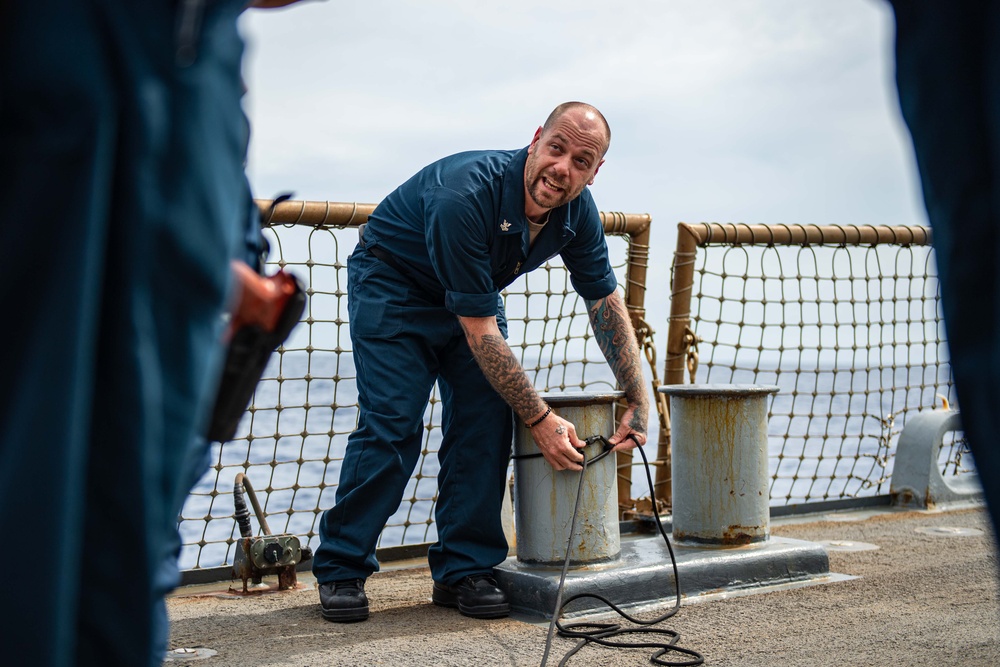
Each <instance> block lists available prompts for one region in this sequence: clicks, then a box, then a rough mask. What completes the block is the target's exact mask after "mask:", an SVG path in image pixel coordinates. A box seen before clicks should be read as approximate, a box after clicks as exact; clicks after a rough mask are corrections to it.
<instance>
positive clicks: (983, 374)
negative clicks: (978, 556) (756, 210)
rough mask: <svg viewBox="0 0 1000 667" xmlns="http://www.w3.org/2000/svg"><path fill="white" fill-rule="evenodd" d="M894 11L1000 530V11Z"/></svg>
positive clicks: (982, 7) (902, 88)
mask: <svg viewBox="0 0 1000 667" xmlns="http://www.w3.org/2000/svg"><path fill="white" fill-rule="evenodd" d="M893 6H894V9H895V12H896V83H897V86H898V88H899V99H900V105H901V107H902V112H903V118H904V119H905V120H906V124H907V125H908V126H909V128H910V133H911V135H912V136H913V146H914V148H915V151H916V158H917V166H918V167H919V169H920V180H921V184H922V187H923V195H924V203H925V204H926V206H927V213H928V216H929V218H930V223H931V227H932V229H933V233H934V248H935V252H936V256H937V264H938V271H939V273H940V277H941V291H942V302H943V306H944V319H945V327H946V329H947V332H948V345H949V350H950V353H951V364H952V370H953V372H954V378H955V388H956V391H957V394H958V399H959V400H958V402H959V409H960V410H961V413H962V426H963V429H964V431H965V435H966V437H967V438H968V441H969V445H970V447H971V449H972V453H973V457H974V458H975V463H976V468H977V469H978V471H979V476H980V479H981V480H982V482H983V487H984V490H985V494H986V500H987V502H988V504H989V507H990V513H991V515H992V518H993V524H994V526H995V527H1000V4H998V3H996V2H993V1H992V0H950V1H949V2H938V1H936V0H927V1H912V0H910V1H907V0H897V1H896V2H894V3H893Z"/></svg>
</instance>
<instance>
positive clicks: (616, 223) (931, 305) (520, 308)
mask: <svg viewBox="0 0 1000 667" xmlns="http://www.w3.org/2000/svg"><path fill="white" fill-rule="evenodd" d="M258 204H259V205H260V206H261V207H262V209H263V210H267V211H269V216H270V217H269V221H268V224H267V227H266V229H265V235H266V236H267V237H268V239H269V241H270V244H271V255H270V258H269V262H268V263H269V265H271V267H270V268H271V270H273V268H274V267H279V266H280V267H284V268H286V269H288V270H289V271H291V272H293V273H295V274H297V275H298V276H299V277H300V278H301V279H302V280H303V281H304V282H305V283H306V286H307V293H308V296H309V302H308V306H307V309H306V312H305V314H304V316H303V319H302V322H301V323H300V324H299V326H298V327H297V328H296V329H295V330H294V331H293V332H292V335H291V336H290V337H289V339H288V340H287V341H286V342H285V344H284V345H282V346H281V347H280V348H279V349H278V351H277V353H276V354H275V355H273V357H272V359H271V362H270V363H269V365H268V367H267V369H266V370H265V372H264V377H263V379H262V380H261V383H260V384H259V385H258V388H257V391H256V393H255V395H254V398H253V400H252V401H251V405H250V407H249V409H248V410H247V412H246V414H245V416H244V419H243V421H242V422H241V425H240V429H239V431H238V432H237V437H236V438H235V439H234V440H232V441H231V442H228V443H226V444H224V445H218V444H216V445H214V447H213V450H212V457H213V458H212V466H211V469H210V470H209V471H208V473H207V474H206V475H205V476H204V477H203V478H202V479H201V480H200V482H199V483H198V484H197V486H196V487H195V489H194V490H193V491H192V493H191V495H190V496H189V498H188V502H187V503H186V505H185V507H184V510H183V512H182V514H181V517H180V523H179V526H180V530H181V535H182V540H183V550H182V556H181V566H182V568H184V569H187V570H194V569H203V568H218V567H222V566H225V565H229V564H231V563H232V560H233V553H232V548H233V544H234V542H235V541H236V540H237V539H238V537H239V534H238V532H237V528H236V523H235V521H234V519H233V512H234V508H233V493H232V487H233V481H234V479H235V478H236V475H237V474H239V473H244V474H246V475H247V477H248V478H249V479H250V480H251V482H252V484H253V488H254V489H256V490H257V494H258V496H259V497H260V501H261V505H262V506H263V511H264V512H265V514H266V515H267V517H268V523H269V525H270V528H271V530H272V531H273V532H275V533H293V534H296V535H298V536H300V538H302V539H303V540H305V541H308V542H309V543H310V544H311V545H312V546H313V547H315V546H316V544H317V540H318V538H317V527H318V520H319V516H320V514H321V513H322V512H323V511H324V510H326V509H328V508H329V507H331V506H332V505H333V504H334V495H335V493H336V487H337V483H338V479H339V471H340V463H341V461H342V459H343V455H344V449H345V446H346V443H347V436H348V435H349V434H350V433H351V431H352V430H353V429H354V426H355V424H356V420H357V409H358V408H357V400H356V389H355V383H354V380H355V370H354V365H353V359H352V355H351V342H350V336H349V326H350V322H349V321H348V319H347V307H346V306H347V277H346V260H347V256H348V255H349V254H350V253H351V252H352V251H353V250H354V248H355V246H356V243H357V232H356V227H357V226H358V225H359V224H361V223H363V222H365V221H366V220H367V217H368V215H369V214H370V213H371V212H372V210H374V205H372V204H357V203H337V202H303V201H285V202H280V203H278V204H276V205H274V206H273V207H272V206H271V204H272V202H270V201H260V202H258ZM601 216H602V220H603V222H604V227H605V232H606V234H607V236H608V244H609V248H610V251H611V256H612V262H613V265H614V269H615V272H616V274H617V275H618V279H619V284H620V285H621V288H622V289H624V293H625V299H626V302H627V304H628V308H629V312H630V314H631V317H632V321H633V324H634V325H635V328H636V333H637V336H638V339H639V343H640V346H641V348H642V350H643V353H644V355H645V357H646V359H647V361H648V364H649V367H648V369H647V374H648V375H647V376H648V377H649V379H650V387H649V391H650V397H651V399H652V400H653V401H655V405H656V408H657V417H658V422H659V434H658V435H659V442H658V447H657V449H658V451H657V456H656V458H655V461H654V465H655V467H656V482H655V486H656V495H657V497H658V498H662V499H664V500H665V501H666V504H667V505H669V498H670V477H669V473H670V468H669V456H670V431H669V426H670V425H669V415H668V410H667V408H668V405H667V402H666V399H665V396H664V395H663V394H662V393H658V392H656V391H655V388H656V387H657V386H659V385H660V384H668V383H669V384H676V383H683V382H693V381H697V382H711V383H733V382H736V383H742V382H750V383H761V384H777V385H779V386H780V387H781V388H782V390H781V392H780V393H779V394H778V396H777V397H776V398H775V400H774V401H773V404H772V408H771V414H770V422H769V438H770V447H771V467H772V488H771V503H772V506H773V505H785V504H795V503H809V502H816V501H822V500H829V499H838V498H850V497H859V496H864V495H866V494H884V493H887V492H888V485H887V481H886V480H887V479H888V475H889V474H890V473H891V468H892V458H893V453H894V446H895V440H896V438H897V437H898V434H899V432H900V429H901V428H902V425H903V423H904V421H905V417H906V415H907V414H908V413H909V412H912V411H914V410H921V409H925V408H928V407H931V406H932V405H935V404H940V402H941V399H940V398H938V396H943V397H945V398H947V399H951V398H952V390H951V380H950V369H949V366H948V362H947V349H946V344H945V340H944V334H943V327H942V325H941V318H940V307H939V303H938V300H939V298H938V297H939V295H938V287H937V279H936V274H935V270H934V265H933V256H932V252H931V249H930V246H929V242H930V237H929V233H928V232H927V230H925V229H922V228H911V227H893V228H888V227H865V228H851V227H845V228H839V227H822V228H821V227H807V226H802V227H785V226H778V227H773V226H763V225H753V226H748V225H717V224H703V225H683V224H682V225H680V227H679V235H678V237H679V238H678V246H677V252H676V254H675V258H674V269H673V278H672V289H671V290H667V289H666V286H664V287H663V289H659V290H657V289H655V288H656V287H657V286H648V285H647V284H646V277H647V264H648V262H649V260H650V256H649V237H650V231H651V220H650V217H649V216H648V215H645V214H622V213H602V214H601ZM650 288H654V289H652V290H651V289H650ZM668 293H669V294H671V303H670V313H671V315H670V321H669V330H668V329H667V326H666V324H667V323H664V326H663V327H662V328H661V330H662V331H663V332H666V333H667V337H666V342H665V348H666V350H667V355H666V360H665V363H664V369H663V375H662V376H661V375H660V374H659V373H658V370H657V363H658V361H657V353H656V346H655V345H654V340H653V339H654V330H653V328H652V327H651V326H650V324H649V323H648V322H647V321H646V298H647V295H648V294H655V295H656V296H655V297H654V298H663V297H665V295H667V294H668ZM660 295H663V297H661V296H660ZM504 299H505V303H506V308H507V318H508V328H509V340H508V342H509V343H510V345H511V348H512V349H513V350H514V351H515V354H517V355H518V357H519V359H520V361H521V363H522V365H523V366H524V368H525V370H526V371H527V373H528V374H529V376H530V377H531V379H532V381H533V382H534V383H535V386H536V387H537V388H538V389H540V390H542V391H552V392H569V391H604V390H607V389H610V388H614V378H613V376H612V374H611V372H610V370H609V369H608V366H607V363H606V362H605V360H604V357H603V355H602V354H601V352H600V349H599V347H598V345H597V343H596V341H595V340H594V338H593V334H592V332H591V331H590V326H589V318H588V317H587V314H586V309H585V306H584V304H583V301H582V299H580V298H579V297H578V296H577V295H576V293H575V292H574V291H573V290H572V287H571V285H570V283H569V277H568V273H567V272H566V270H565V268H564V267H563V266H562V265H561V263H560V261H559V260H558V258H555V259H554V260H552V261H551V262H550V263H548V264H546V265H545V266H544V267H542V268H540V269H538V270H536V271H534V272H532V273H531V274H528V275H527V276H523V277H522V278H520V279H519V280H518V281H517V282H515V283H514V284H513V285H511V286H510V287H509V288H508V289H507V290H505V292H504ZM661 345H662V343H661ZM405 381H406V373H405V369H400V382H405ZM440 438H441V429H440V403H439V401H438V398H437V392H436V391H434V392H433V393H432V395H431V396H430V397H429V402H428V406H427V410H426V413H425V436H424V448H423V452H422V455H421V457H420V460H419V462H418V464H417V467H416V469H415V471H414V474H413V476H412V478H411V480H410V483H409V485H408V487H407V490H406V493H405V494H404V498H403V502H402V503H401V504H400V507H399V510H398V511H397V512H396V513H395V514H394V515H393V517H391V518H390V520H389V523H388V524H387V526H386V528H385V530H384V531H383V533H382V537H381V539H380V542H379V547H380V548H382V549H385V548H389V547H404V546H410V545H413V546H419V545H425V544H426V543H428V542H433V541H434V540H435V539H436V530H435V526H434V504H435V502H436V497H437V480H436V475H437V461H436V453H437V450H438V447H439V444H440ZM649 449H650V450H652V438H651V444H650V446H649ZM963 451H964V450H963V447H962V445H961V441H960V440H959V441H955V442H949V444H948V445H947V446H946V447H945V448H944V451H943V454H942V467H943V472H947V474H956V473H958V474H961V473H962V472H963V471H964V470H965V469H966V468H967V467H968V461H967V460H966V462H965V463H963V462H962V459H961V456H962V453H963ZM651 458H652V457H651ZM636 461H639V459H638V457H637V458H636ZM618 464H619V479H618V481H619V507H620V509H621V511H622V513H623V515H625V516H630V515H634V514H636V513H641V512H642V505H643V503H642V502H641V500H640V501H639V503H638V506H637V502H636V499H635V496H640V495H647V490H646V489H645V487H644V478H645V476H644V474H638V473H637V474H636V475H633V466H634V465H636V463H634V462H633V459H632V457H630V456H620V457H619V461H618ZM638 464H641V461H639V463H638ZM633 477H635V479H636V480H637V485H636V486H633V485H632V481H631V480H632V478H633ZM639 480H643V485H641V486H640V485H638V484H639Z"/></svg>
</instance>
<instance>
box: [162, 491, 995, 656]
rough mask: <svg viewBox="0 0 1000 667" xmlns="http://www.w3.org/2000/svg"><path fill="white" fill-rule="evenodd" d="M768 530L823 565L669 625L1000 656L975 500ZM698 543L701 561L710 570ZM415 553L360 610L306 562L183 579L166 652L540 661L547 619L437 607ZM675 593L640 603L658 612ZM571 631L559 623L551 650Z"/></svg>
mask: <svg viewBox="0 0 1000 667" xmlns="http://www.w3.org/2000/svg"><path fill="white" fill-rule="evenodd" d="M771 533H772V535H773V536H775V537H777V538H781V540H793V541H799V540H801V541H804V542H808V543H811V544H813V545H820V546H822V547H823V549H824V550H825V551H826V553H827V555H828V557H829V572H830V573H831V576H830V577H829V578H824V577H817V578H814V580H813V581H810V582H809V583H810V585H808V586H803V585H795V584H792V585H781V584H780V582H779V583H778V584H776V585H764V586H760V587H754V586H750V587H747V586H745V585H743V584H741V585H740V586H739V587H738V588H737V587H733V588H732V589H727V587H726V586H722V587H719V588H718V589H716V590H712V591H706V592H704V593H699V594H697V595H692V596H688V597H686V598H685V599H684V606H683V607H682V608H681V610H680V611H679V612H678V614H677V615H676V616H674V617H673V618H670V619H668V620H667V621H666V622H665V623H664V624H663V627H664V628H666V629H670V630H674V631H677V632H679V633H680V635H681V637H680V641H679V642H678V643H679V644H680V645H681V646H685V647H688V648H690V649H693V650H695V651H698V652H700V653H702V654H703V655H704V656H705V658H706V664H708V665H718V666H721V665H730V666H733V667H735V666H737V665H738V666H740V667H755V666H760V667H764V666H767V667H771V666H772V665H775V664H781V665H782V666H783V667H789V666H796V665H802V666H803V667H807V666H808V667H813V666H818V667H823V666H825V665H830V666H834V665H836V666H837V667H842V666H843V665H862V664H873V665H878V664H882V665H908V666H920V665H927V666H929V667H930V666H933V667H939V666H941V665H959V664H961V665H963V666H978V665H983V666H992V665H1000V578H998V563H997V552H996V547H995V544H996V543H995V541H994V539H993V534H992V531H991V529H990V527H989V524H988V521H987V517H986V513H985V511H983V510H982V509H981V508H971V509H959V510H951V511H900V510H891V509H879V510H871V509H869V510H861V511H845V512H837V513H829V514H820V515H810V516H806V517H802V516H799V517H796V518H794V519H793V520H775V521H773V522H772V525H771ZM791 544H798V543H797V542H791ZM779 551H780V550H779ZM720 557H723V558H727V559H728V561H729V562H727V563H724V562H723V561H720V569H723V570H725V569H726V568H731V567H732V566H733V565H732V562H731V561H732V560H733V559H732V557H731V555H729V556H727V555H725V554H724V553H721V554H720ZM784 557H785V556H781V558H784ZM707 558H709V562H708V563H705V562H704V561H703V560H702V559H700V558H699V561H698V565H697V568H698V570H699V572H701V573H702V574H704V575H706V576H707V575H708V573H710V572H711V571H712V567H711V562H710V559H711V555H709V556H707ZM737 560H738V559H737ZM411 565H412V566H411V567H403V568H400V569H392V570H389V571H384V572H380V573H378V574H376V575H374V576H373V577H371V578H370V579H369V580H368V584H367V586H366V590H367V592H368V596H369V598H370V600H371V618H370V619H369V620H368V621H366V622H363V623H354V624H336V623H330V622H328V621H325V620H324V619H323V618H322V616H321V615H320V610H319V605H318V594H317V592H316V590H315V582H314V581H313V580H312V578H311V577H309V576H308V575H300V577H299V582H300V589H299V590H295V591H286V592H282V593H269V594H262V595H256V596H252V597H249V598H244V597H239V596H232V595H228V594H226V590H227V589H228V587H229V584H228V583H223V584H215V585H202V586H198V587H190V588H186V589H182V590H180V591H178V592H177V594H176V595H174V596H173V597H171V598H170V600H169V601H168V608H169V611H170V615H171V619H172V633H171V643H170V647H171V649H188V652H187V653H186V654H185V655H183V656H182V655H177V656H176V657H177V658H179V659H177V660H171V661H169V662H168V663H167V664H171V665H172V664H191V665H205V666H206V667H224V666H225V667H228V666H230V665H231V666H233V667H236V666H240V667H243V666H245V665H260V666H270V667H278V666H281V667H285V666H289V667H290V666H293V665H294V666H297V667H302V666H305V665H351V666H354V665H513V666H520V665H525V666H528V665H536V666H537V665H539V663H540V661H541V658H542V654H543V651H544V647H545V637H546V631H547V623H546V622H545V621H544V619H542V618H539V617H537V616H533V615H528V614H523V613H516V614H515V615H514V616H512V617H511V618H507V619H499V620H489V621H480V620H474V619H470V618H466V617H464V616H461V615H459V614H458V612H456V611H454V610H451V609H445V608H442V607H436V606H434V605H433V604H432V603H431V600H430V593H431V578H430V573H429V571H428V570H427V568H426V564H424V563H422V562H419V561H417V562H413V563H411ZM684 576H685V575H684V572H683V570H682V571H681V578H682V586H683V585H684V580H683V579H684ZM699 576H701V575H699ZM733 576H734V577H736V576H737V575H733ZM744 584H745V581H744ZM670 603H672V600H666V601H665V603H664V606H662V607H656V606H655V605H654V606H646V607H643V608H642V609H641V610H640V611H638V612H636V613H637V614H638V615H640V616H642V617H644V618H653V617H655V616H658V615H660V614H661V613H662V612H663V610H665V609H666V608H667V607H668V606H669V604H670ZM595 614H599V612H595ZM571 620H572V621H573V622H577V621H579V620H580V619H579V618H573V619H571ZM602 620H606V617H605V618H602ZM574 645H575V641H571V640H568V639H561V638H556V639H555V640H554V642H553V647H552V652H551V654H550V657H549V661H548V664H550V665H555V664H558V662H559V659H560V658H561V657H562V655H563V654H564V653H565V652H566V651H567V650H569V649H570V648H572V647H573V646H574ZM651 653H652V651H651V650H647V649H632V650H615V649H607V648H601V647H596V646H590V647H587V648H584V649H583V650H582V651H581V652H580V653H578V654H577V655H575V656H574V657H573V658H572V659H571V660H570V663H569V664H570V665H602V666H604V665H608V666H612V667H614V666H616V665H648V664H650V663H649V655H650V654H651ZM202 656H206V657H202Z"/></svg>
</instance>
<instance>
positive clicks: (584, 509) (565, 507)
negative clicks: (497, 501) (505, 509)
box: [514, 391, 624, 566]
mask: <svg viewBox="0 0 1000 667" xmlns="http://www.w3.org/2000/svg"><path fill="white" fill-rule="evenodd" d="M623 396H624V393H623V392H620V391H619V392H608V393H602V394H587V393H574V394H549V395H547V396H544V397H543V398H544V399H545V402H546V403H548V404H549V405H550V406H551V407H552V411H553V412H555V413H556V414H558V415H559V416H560V417H562V418H563V419H567V420H569V421H571V422H573V424H574V425H575V426H576V433H577V435H578V436H579V437H580V438H581V439H586V438H588V437H590V436H594V435H602V436H604V437H606V438H607V437H610V436H611V435H613V434H614V432H615V402H616V401H617V400H618V399H620V398H622V397H623ZM537 452H538V446H537V445H536V444H535V440H534V438H532V436H531V431H530V430H529V429H528V428H527V427H526V426H525V425H524V424H521V425H520V427H519V428H518V429H517V430H516V432H515V434H514V453H515V455H517V456H521V455H524V454H535V453H537ZM583 453H584V455H585V456H586V457H587V458H588V459H592V458H594V457H595V456H597V455H598V454H600V453H601V445H600V444H598V443H595V444H593V445H589V446H588V447H587V448H586V449H584V450H583ZM578 488H580V473H579V472H574V471H572V470H560V471H556V470H553V469H552V467H551V466H550V465H549V464H548V462H546V461H545V459H543V458H541V457H536V458H529V459H519V460H516V461H515V462H514V522H515V528H516V530H517V560H518V561H520V562H522V563H526V564H533V565H557V564H561V563H562V562H563V561H564V560H565V558H566V543H567V540H568V539H569V531H570V522H571V521H572V519H573V509H574V507H575V506H576V495H577V489H578ZM581 495H582V497H581V499H580V511H579V514H578V515H577V519H576V531H575V533H574V536H573V544H572V545H570V553H571V556H570V565H575V566H580V565H587V564H590V563H599V562H607V561H614V560H617V559H618V557H619V555H620V554H621V535H620V532H619V529H618V478H617V466H616V457H615V455H614V454H610V455H608V456H606V457H604V458H603V459H601V460H600V461H597V462H595V463H593V464H588V466H587V471H586V477H585V478H584V481H583V488H582V490H581Z"/></svg>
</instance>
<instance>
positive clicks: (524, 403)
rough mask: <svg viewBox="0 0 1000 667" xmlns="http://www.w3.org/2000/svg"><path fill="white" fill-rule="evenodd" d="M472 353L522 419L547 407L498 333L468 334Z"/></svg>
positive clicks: (494, 386) (499, 392) (494, 385)
mask: <svg viewBox="0 0 1000 667" xmlns="http://www.w3.org/2000/svg"><path fill="white" fill-rule="evenodd" d="M466 333H467V336H466V339H467V340H468V341H469V347H470V349H471V350H472V356H473V357H475V359H476V363H478V364H479V367H480V368H481V369H482V370H483V375H485V376H486V379H487V380H489V382H490V384H491V385H493V388H494V389H496V391H497V393H498V394H500V396H501V397H503V399H504V400H505V401H507V403H508V404H509V405H510V407H512V408H513V409H514V412H516V413H517V414H518V416H520V417H521V419H524V420H528V419H530V418H531V417H532V416H534V415H537V414H538V413H539V412H541V411H543V410H545V402H544V401H542V398H541V397H540V396H539V395H538V392H536V391H535V388H534V387H533V386H532V385H531V382H529V381H528V376H527V375H525V374H524V369H523V368H521V364H520V363H519V362H518V361H517V358H516V357H514V353H513V352H512V351H511V349H510V346H509V345H507V341H505V340H504V339H503V336H500V335H499V334H484V335H481V336H475V335H468V330H466Z"/></svg>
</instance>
